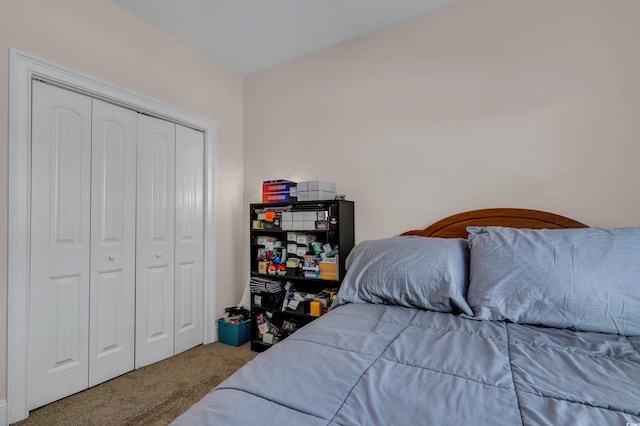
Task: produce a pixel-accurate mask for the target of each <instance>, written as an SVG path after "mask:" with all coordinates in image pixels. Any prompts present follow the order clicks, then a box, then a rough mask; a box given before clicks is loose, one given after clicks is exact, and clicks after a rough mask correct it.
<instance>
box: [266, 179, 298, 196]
mask: <svg viewBox="0 0 640 426" xmlns="http://www.w3.org/2000/svg"><path fill="white" fill-rule="evenodd" d="M295 187H296V183H295V182H292V181H290V180H284V179H279V180H265V181H264V182H262V193H263V194H271V193H274V192H291V189H292V188H295Z"/></svg>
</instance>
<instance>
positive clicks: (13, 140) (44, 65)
mask: <svg viewBox="0 0 640 426" xmlns="http://www.w3.org/2000/svg"><path fill="white" fill-rule="evenodd" d="M9 67H10V70H9V212H8V213H9V216H8V219H9V244H8V273H7V287H8V311H7V315H8V318H7V322H8V332H7V333H8V334H7V399H6V403H5V405H4V406H2V405H0V426H1V425H2V421H3V420H5V419H6V422H7V423H5V424H9V423H14V422H17V421H19V420H21V419H24V418H26V417H27V416H28V414H29V412H28V409H27V361H26V359H27V350H28V348H27V340H28V337H27V336H28V320H29V312H28V309H29V303H28V295H29V288H28V287H29V241H30V238H29V216H30V215H29V212H30V205H29V204H30V201H29V200H30V195H31V194H30V188H31V185H30V176H31V81H32V79H34V78H36V79H40V80H44V81H47V82H50V83H53V84H57V85H60V86H63V87H66V88H69V89H72V90H75V91H78V92H81V93H85V94H87V95H90V96H92V97H96V98H100V99H103V100H106V101H108V102H112V103H115V104H118V105H123V106H127V107H130V108H132V109H135V110H137V111H141V112H144V113H146V114H149V115H153V116H156V117H159V118H163V119H166V120H170V121H174V122H177V123H180V124H183V125H186V126H189V127H192V128H194V129H198V130H201V131H203V132H204V135H205V224H204V232H205V239H204V259H205V262H204V267H205V269H204V297H203V304H204V307H203V308H204V310H203V313H204V318H203V320H204V327H203V334H204V335H203V341H204V343H211V342H214V341H216V340H217V338H218V336H217V330H216V328H215V323H216V312H215V306H216V300H215V299H216V291H215V290H216V283H215V278H216V277H215V258H216V257H215V192H214V190H215V147H216V122H215V121H213V120H211V119H208V118H206V117H202V116H199V115H195V114H192V113H190V112H188V111H184V110H182V109H179V108H176V107H173V106H170V105H167V104H165V103H162V102H160V101H157V100H155V99H151V98H149V97H146V96H143V95H140V94H137V93H133V92H130V91H127V90H124V89H121V88H119V87H116V86H114V85H112V84H109V83H106V82H103V81H100V80H96V79H94V78H92V77H90V76H87V75H85V74H82V73H79V72H76V71H73V70H70V69H67V68H65V67H62V66H60V65H57V64H53V63H51V62H48V61H45V60H42V59H40V58H37V57H35V56H32V55H29V54H27V53H24V52H20V51H18V50H15V49H9ZM204 301H207V303H205V302H204ZM1 403H2V401H0V404H1ZM2 411H5V412H6V415H4V414H3V413H2Z"/></svg>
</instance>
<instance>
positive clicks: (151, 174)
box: [136, 115, 204, 368]
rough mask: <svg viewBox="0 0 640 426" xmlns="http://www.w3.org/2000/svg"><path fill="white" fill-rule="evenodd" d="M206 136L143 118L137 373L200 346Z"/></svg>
mask: <svg viewBox="0 0 640 426" xmlns="http://www.w3.org/2000/svg"><path fill="white" fill-rule="evenodd" d="M203 158H204V141H203V138H202V133H200V132H198V131H196V130H192V129H189V128H187V127H184V126H181V125H176V124H173V123H169V122H166V121H163V120H160V119H157V118H153V117H149V116H145V115H140V116H139V118H138V179H137V182H138V184H137V188H138V197H137V198H138V203H137V205H138V209H137V211H138V213H137V215H138V228H137V262H136V263H137V266H136V270H137V272H136V276H137V278H136V336H137V337H136V368H140V367H143V366H145V365H148V364H151V363H154V362H156V361H159V360H161V359H164V358H167V357H169V356H171V355H173V354H177V353H179V352H182V351H184V350H186V349H189V348H192V347H194V346H196V345H198V344H200V343H202V331H203V330H202V293H203V275H204V265H203V262H204V259H203V250H204V203H203V190H204V163H203Z"/></svg>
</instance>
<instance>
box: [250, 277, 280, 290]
mask: <svg viewBox="0 0 640 426" xmlns="http://www.w3.org/2000/svg"><path fill="white" fill-rule="evenodd" d="M249 289H250V290H251V291H252V292H256V291H262V292H267V293H278V292H280V291H282V287H281V285H280V281H277V280H270V279H269V278H264V277H251V280H249Z"/></svg>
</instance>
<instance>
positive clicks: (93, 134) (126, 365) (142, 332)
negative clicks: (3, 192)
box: [27, 82, 204, 409]
mask: <svg viewBox="0 0 640 426" xmlns="http://www.w3.org/2000/svg"><path fill="white" fill-rule="evenodd" d="M32 103H33V107H32V111H33V113H32V127H33V129H32V167H31V168H32V173H31V194H32V199H31V256H30V291H29V340H28V342H29V349H28V358H29V359H28V363H27V365H28V368H27V376H28V377H27V394H28V397H27V399H28V407H29V409H33V408H36V407H39V406H42V405H44V404H47V403H49V402H52V401H55V400H57V399H60V398H62V397H65V396H67V395H70V394H72V393H75V392H78V391H81V390H83V389H86V388H87V387H89V386H93V385H95V384H98V383H101V382H103V381H106V380H108V379H111V378H113V377H116V376H118V375H120V374H123V373H125V372H127V371H131V370H132V369H134V367H135V368H138V367H141V366H144V365H148V364H151V363H153V362H156V361H159V360H161V359H164V358H167V357H170V356H172V355H174V354H176V353H179V352H181V351H183V350H186V349H189V348H191V347H193V346H196V345H198V344H200V343H202V341H203V340H202V336H203V324H202V321H203V319H202V310H203V309H202V308H203V303H204V302H203V298H202V295H203V262H204V259H203V250H204V244H203V241H204V234H203V226H204V225H203V224H204V204H203V190H204V188H203V186H204V138H203V134H202V133H201V132H198V131H195V130H192V129H189V128H187V127H184V126H181V125H177V124H174V123H171V122H168V121H165V120H160V119H157V118H152V117H149V116H145V115H142V114H139V113H137V112H134V111H131V110H128V109H126V108H122V107H119V106H115V105H112V104H109V103H106V102H103V101H100V100H97V99H92V98H91V97H88V96H85V95H82V94H78V93H75V92H72V91H68V90H65V89H61V88H58V87H55V86H52V85H49V84H46V83H41V82H34V83H33V98H32Z"/></svg>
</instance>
